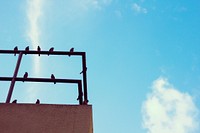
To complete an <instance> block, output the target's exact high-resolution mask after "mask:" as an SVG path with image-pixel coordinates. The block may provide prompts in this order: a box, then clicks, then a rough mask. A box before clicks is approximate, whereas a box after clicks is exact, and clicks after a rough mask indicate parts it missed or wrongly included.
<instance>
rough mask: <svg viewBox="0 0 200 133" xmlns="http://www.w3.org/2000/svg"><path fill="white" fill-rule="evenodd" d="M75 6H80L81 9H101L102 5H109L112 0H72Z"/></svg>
mask: <svg viewBox="0 0 200 133" xmlns="http://www.w3.org/2000/svg"><path fill="white" fill-rule="evenodd" d="M74 2H75V4H76V5H77V6H80V7H82V9H86V10H88V9H90V8H94V9H98V10H101V9H102V8H103V7H104V6H106V5H109V4H110V3H111V2H112V0H78V1H74Z"/></svg>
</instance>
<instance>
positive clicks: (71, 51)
mask: <svg viewBox="0 0 200 133" xmlns="http://www.w3.org/2000/svg"><path fill="white" fill-rule="evenodd" d="M69 52H70V54H69V56H71V54H72V53H73V52H74V48H71V49H70V50H69Z"/></svg>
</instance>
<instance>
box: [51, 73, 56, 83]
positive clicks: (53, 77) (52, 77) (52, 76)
mask: <svg viewBox="0 0 200 133" xmlns="http://www.w3.org/2000/svg"><path fill="white" fill-rule="evenodd" d="M51 79H52V80H55V79H56V78H55V76H54V75H53V74H51ZM54 84H56V82H54Z"/></svg>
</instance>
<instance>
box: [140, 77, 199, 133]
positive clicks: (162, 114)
mask: <svg viewBox="0 0 200 133" xmlns="http://www.w3.org/2000/svg"><path fill="white" fill-rule="evenodd" d="M142 112H143V126H144V128H146V129H147V130H148V133H193V131H195V130H197V129H198V121H197V115H198V113H199V110H198V109H197V107H196V105H195V103H194V101H193V99H192V96H190V95H189V94H187V93H182V92H180V91H178V90H177V89H175V88H174V87H173V86H172V85H171V84H170V83H169V82H168V81H167V79H165V78H159V79H157V80H156V81H154V83H153V90H152V93H151V94H149V95H148V98H147V100H146V101H145V102H144V104H143V107H142Z"/></svg>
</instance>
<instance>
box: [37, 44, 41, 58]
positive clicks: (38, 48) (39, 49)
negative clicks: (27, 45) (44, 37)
mask: <svg viewBox="0 0 200 133" xmlns="http://www.w3.org/2000/svg"><path fill="white" fill-rule="evenodd" d="M37 51H38V52H40V51H41V48H40V46H38V47H37ZM38 55H39V56H40V54H38Z"/></svg>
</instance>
